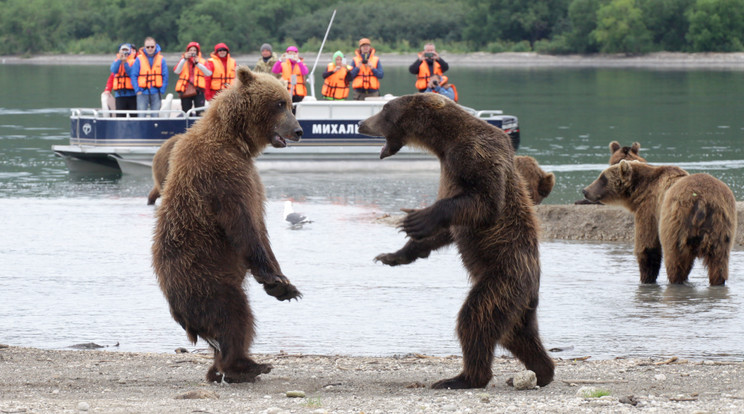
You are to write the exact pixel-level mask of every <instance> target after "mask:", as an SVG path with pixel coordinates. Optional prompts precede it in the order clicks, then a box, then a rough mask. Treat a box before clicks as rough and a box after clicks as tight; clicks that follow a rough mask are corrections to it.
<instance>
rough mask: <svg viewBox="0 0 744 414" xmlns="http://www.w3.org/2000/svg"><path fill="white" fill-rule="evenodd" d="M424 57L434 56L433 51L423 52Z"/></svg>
mask: <svg viewBox="0 0 744 414" xmlns="http://www.w3.org/2000/svg"><path fill="white" fill-rule="evenodd" d="M424 57H428V58H430V57H434V53H433V52H426V53H424Z"/></svg>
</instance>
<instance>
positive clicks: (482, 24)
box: [464, 0, 570, 46]
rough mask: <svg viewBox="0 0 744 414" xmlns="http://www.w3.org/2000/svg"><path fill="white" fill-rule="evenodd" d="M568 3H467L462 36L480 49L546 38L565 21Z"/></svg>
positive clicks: (565, 0) (539, 0) (550, 0)
mask: <svg viewBox="0 0 744 414" xmlns="http://www.w3.org/2000/svg"><path fill="white" fill-rule="evenodd" d="M569 2H570V0H487V1H483V0H470V4H471V6H472V10H471V11H470V12H469V13H468V15H467V18H466V20H465V22H466V26H465V31H464V37H465V38H466V39H467V40H470V41H472V42H474V43H475V44H476V45H479V46H483V45H486V44H488V43H489V42H493V41H495V40H509V41H514V42H519V41H522V40H528V41H529V42H530V45H531V46H532V45H534V43H535V42H536V41H537V40H540V39H547V38H549V37H550V36H551V35H552V34H553V31H554V28H555V27H556V26H557V25H558V24H559V23H560V22H562V21H563V20H565V19H566V16H567V11H568V4H569Z"/></svg>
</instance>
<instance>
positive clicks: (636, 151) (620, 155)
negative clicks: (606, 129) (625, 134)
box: [610, 141, 646, 165]
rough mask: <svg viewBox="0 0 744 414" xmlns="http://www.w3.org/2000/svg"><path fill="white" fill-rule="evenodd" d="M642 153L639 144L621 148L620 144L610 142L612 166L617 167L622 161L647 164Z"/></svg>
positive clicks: (635, 143)
mask: <svg viewBox="0 0 744 414" xmlns="http://www.w3.org/2000/svg"><path fill="white" fill-rule="evenodd" d="M640 151H641V144H640V143H639V142H634V143H633V144H632V145H631V146H629V147H621V146H620V143H619V142H617V141H612V142H610V165H615V164H617V163H619V162H620V161H622V160H625V161H641V162H646V159H645V158H643V157H641V154H640Z"/></svg>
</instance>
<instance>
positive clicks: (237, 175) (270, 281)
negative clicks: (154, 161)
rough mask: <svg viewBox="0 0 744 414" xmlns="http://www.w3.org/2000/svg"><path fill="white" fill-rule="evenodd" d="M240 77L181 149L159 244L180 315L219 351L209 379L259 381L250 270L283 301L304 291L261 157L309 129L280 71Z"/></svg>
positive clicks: (157, 260) (162, 270) (190, 330)
mask: <svg viewBox="0 0 744 414" xmlns="http://www.w3.org/2000/svg"><path fill="white" fill-rule="evenodd" d="M237 79H238V82H235V83H234V84H233V85H232V86H231V87H230V88H229V89H226V90H224V91H223V92H222V93H221V94H219V95H218V96H217V97H216V98H215V99H214V100H213V101H212V102H211V105H210V107H209V109H208V110H207V112H206V114H205V115H204V117H203V118H202V119H200V120H199V121H198V122H197V123H196V124H194V126H192V127H191V128H190V129H189V130H188V131H187V132H186V133H185V134H184V135H183V136H182V137H181V138H180V139H179V141H178V143H177V145H176V146H175V147H174V148H173V150H172V154H171V157H170V166H169V171H168V177H167V185H166V186H165V188H164V189H163V198H162V201H161V205H160V207H159V208H158V209H157V213H156V217H157V224H156V227H155V236H154V244H153V247H152V255H153V267H154V268H155V273H156V274H157V277H158V282H159V283H160V288H161V289H162V290H163V293H164V294H165V297H166V299H167V300H168V304H169V305H170V311H171V315H172V316H173V319H175V320H176V322H178V323H179V324H180V325H181V326H182V327H183V329H184V330H185V331H186V333H187V335H188V337H189V339H190V340H191V341H192V342H194V343H195V342H196V340H197V337H200V338H202V339H204V340H205V341H206V342H207V343H209V345H210V346H211V347H212V348H213V350H214V364H213V365H212V367H211V368H210V369H209V371H208V372H207V380H208V381H226V382H243V381H253V380H255V378H256V376H258V375H260V374H263V373H267V372H269V371H270V370H271V366H270V365H268V364H258V363H256V362H254V361H253V360H252V359H251V358H249V357H248V356H247V354H246V353H247V351H248V348H249V347H250V345H251V342H252V340H253V336H254V330H255V327H254V320H253V314H252V312H251V309H250V306H249V304H248V298H247V296H246V294H245V291H244V290H243V280H244V279H245V276H246V272H248V271H250V272H251V274H252V275H253V277H254V278H255V279H256V280H257V281H258V282H259V283H261V284H263V286H264V289H265V290H266V292H267V293H268V294H269V295H271V296H274V297H276V298H277V299H279V300H290V299H297V298H299V297H301V295H300V292H299V291H298V290H297V288H295V287H294V285H292V284H291V283H290V282H289V280H288V279H287V277H286V276H284V274H282V270H281V268H280V267H279V263H278V262H277V260H276V258H275V257H274V253H273V252H272V251H271V245H270V244H269V236H268V234H267V231H266V224H265V223H264V203H265V195H264V188H263V185H262V183H261V180H260V178H259V176H258V172H257V169H256V166H255V165H254V158H255V157H256V156H258V155H259V154H260V153H261V151H262V150H263V149H264V148H265V147H266V146H268V145H272V146H274V147H278V148H281V147H285V146H286V145H287V143H286V140H292V141H298V140H299V138H300V136H301V135H302V129H301V128H300V125H299V123H298V122H297V120H296V119H295V117H294V115H292V101H291V98H290V96H289V93H288V92H287V89H286V88H284V87H283V86H282V84H281V83H280V82H279V81H278V80H276V78H274V77H273V76H270V75H266V74H253V73H252V72H251V71H250V70H248V69H246V68H240V69H239V70H238V74H237Z"/></svg>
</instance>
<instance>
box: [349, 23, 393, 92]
mask: <svg viewBox="0 0 744 414" xmlns="http://www.w3.org/2000/svg"><path fill="white" fill-rule="evenodd" d="M384 75H385V73H384V71H383V70H382V63H380V58H378V57H377V56H375V49H374V48H373V47H372V44H371V43H370V41H369V39H367V38H366V37H365V38H362V39H359V49H357V50H356V51H355V56H354V61H353V62H352V63H351V77H352V79H353V81H352V83H351V87H352V89H354V100H355V101H363V100H364V99H366V98H367V97H370V96H380V79H382V77H383V76H384Z"/></svg>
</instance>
